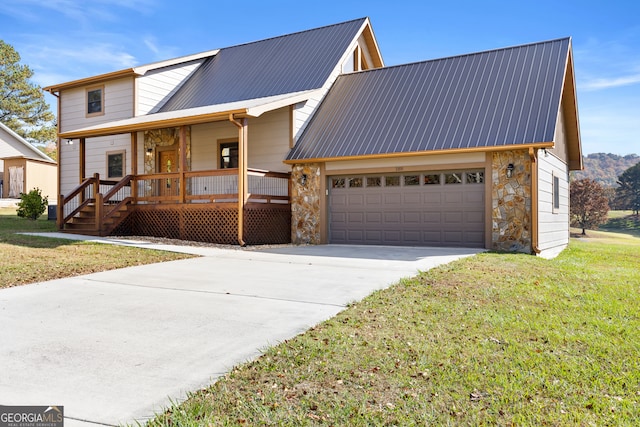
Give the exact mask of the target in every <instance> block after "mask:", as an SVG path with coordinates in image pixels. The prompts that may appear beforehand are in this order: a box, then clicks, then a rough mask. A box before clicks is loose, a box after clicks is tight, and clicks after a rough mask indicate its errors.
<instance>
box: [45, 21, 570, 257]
mask: <svg viewBox="0 0 640 427" xmlns="http://www.w3.org/2000/svg"><path fill="white" fill-rule="evenodd" d="M456 73H457V74H456ZM446 76H453V78H450V79H449V80H447V78H445V77H446ZM523 76H524V78H526V82H527V83H526V84H524V83H523V81H524V80H523ZM505 82H506V83H508V84H509V85H511V86H507V84H506V83H505ZM574 87H575V85H574V81H573V66H572V59H571V46H570V40H569V39H563V40H557V41H552V42H545V43H539V44H535V45H527V46H521V47H516V48H510V49H502V50H496V51H492V52H484V53H479V54H474V55H467V56H463V57H456V58H445V59H443V60H438V61H427V62H425V63H417V64H408V65H406V66H398V67H387V68H385V67H384V64H383V61H382V57H381V55H380V52H379V50H378V47H377V43H376V40H375V37H374V35H373V32H372V30H371V26H370V23H369V20H368V19H360V20H355V21H349V22H346V23H342V24H337V25H333V26H329V27H323V28H319V29H315V30H310V31H306V32H302V33H295V34H291V35H287V36H283V37H277V38H274V39H267V40H263V41H260V42H255V43H249V44H246V45H240V46H234V47H231V48H225V49H221V50H216V51H210V52H205V53H202V54H199V55H193V56H191V57H185V58H178V59H176V60H170V61H165V62H163V63H158V64H152V65H149V66H145V67H138V68H133V69H129V70H122V71H119V72H115V73H110V74H107V75H102V76H96V77H92V78H88V79H83V80H78V81H74V82H69V83H65V84H61V85H57V86H52V87H49V88H47V90H49V91H50V92H52V93H54V94H55V95H56V96H58V98H59V131H60V132H59V135H60V143H59V150H58V152H59V162H60V163H59V164H60V175H59V180H60V192H61V196H60V200H59V209H60V212H59V214H58V219H59V223H60V227H61V228H63V229H66V230H70V231H77V232H96V233H99V234H136V235H139V234H143V235H144V234H148V235H158V236H163V237H174V238H186V239H193V240H204V241H212V242H219V243H239V244H245V243H248V244H261V243H285V242H293V243H312V244H318V243H341V244H384V245H429V246H431V245H436V246H472V247H486V248H490V249H497V250H507V251H520V252H527V253H541V254H543V255H545V254H546V255H550V256H552V255H553V254H555V253H557V252H559V251H560V250H562V248H564V247H565V246H566V244H567V242H568V236H569V232H568V226H569V219H568V172H569V169H575V168H580V167H581V155H580V140H579V131H578V123H577V107H576V101H575V90H574ZM496 105H499V106H500V107H499V108H497V107H496Z"/></svg>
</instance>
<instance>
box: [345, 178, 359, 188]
mask: <svg viewBox="0 0 640 427" xmlns="http://www.w3.org/2000/svg"><path fill="white" fill-rule="evenodd" d="M347 181H348V182H349V188H361V187H362V178H360V177H357V178H348V179H347Z"/></svg>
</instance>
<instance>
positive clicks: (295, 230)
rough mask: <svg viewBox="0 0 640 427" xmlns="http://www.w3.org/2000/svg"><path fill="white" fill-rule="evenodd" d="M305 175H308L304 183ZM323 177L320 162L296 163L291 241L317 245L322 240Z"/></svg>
mask: <svg viewBox="0 0 640 427" xmlns="http://www.w3.org/2000/svg"><path fill="white" fill-rule="evenodd" d="M303 175H305V176H306V179H305V180H304V181H305V182H304V184H303ZM322 179H324V177H323V176H322V173H321V166H320V164H318V163H309V164H304V165H295V166H294V167H293V171H292V172H291V242H292V243H294V244H298V245H304V244H312V245H317V244H319V243H321V242H322V240H321V239H322V236H321V221H322V212H321V211H322V208H321V207H322V205H323V204H322V202H321V201H322V200H321V199H322V197H323V196H322V182H321V181H322Z"/></svg>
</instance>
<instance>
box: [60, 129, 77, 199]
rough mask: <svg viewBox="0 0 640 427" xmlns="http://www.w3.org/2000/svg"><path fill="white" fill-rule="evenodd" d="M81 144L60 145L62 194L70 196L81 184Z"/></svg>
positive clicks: (64, 143) (63, 141)
mask: <svg viewBox="0 0 640 427" xmlns="http://www.w3.org/2000/svg"><path fill="white" fill-rule="evenodd" d="M79 147H80V144H78V141H75V143H74V144H67V143H66V141H65V140H62V141H61V143H60V144H58V149H59V151H58V166H59V167H60V194H63V195H66V194H69V193H70V192H71V191H72V190H73V189H74V188H76V187H77V186H78V184H80V177H79V176H80V175H79V173H80V172H79V170H80V148H79Z"/></svg>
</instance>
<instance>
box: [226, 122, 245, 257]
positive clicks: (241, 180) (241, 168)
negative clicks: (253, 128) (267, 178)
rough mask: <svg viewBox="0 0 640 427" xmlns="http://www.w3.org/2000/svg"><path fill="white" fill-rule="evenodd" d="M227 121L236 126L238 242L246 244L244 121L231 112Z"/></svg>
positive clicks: (241, 244)
mask: <svg viewBox="0 0 640 427" xmlns="http://www.w3.org/2000/svg"><path fill="white" fill-rule="evenodd" d="M229 121H230V122H231V123H233V124H234V125H236V126H237V128H238V244H239V245H240V246H246V245H247V244H246V243H245V241H244V203H245V200H244V197H245V196H244V194H245V191H244V189H245V186H246V184H245V180H246V176H247V168H246V164H245V157H244V152H245V135H244V127H245V124H244V123H240V122H239V121H237V120H236V119H235V118H234V117H233V113H230V114H229Z"/></svg>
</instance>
